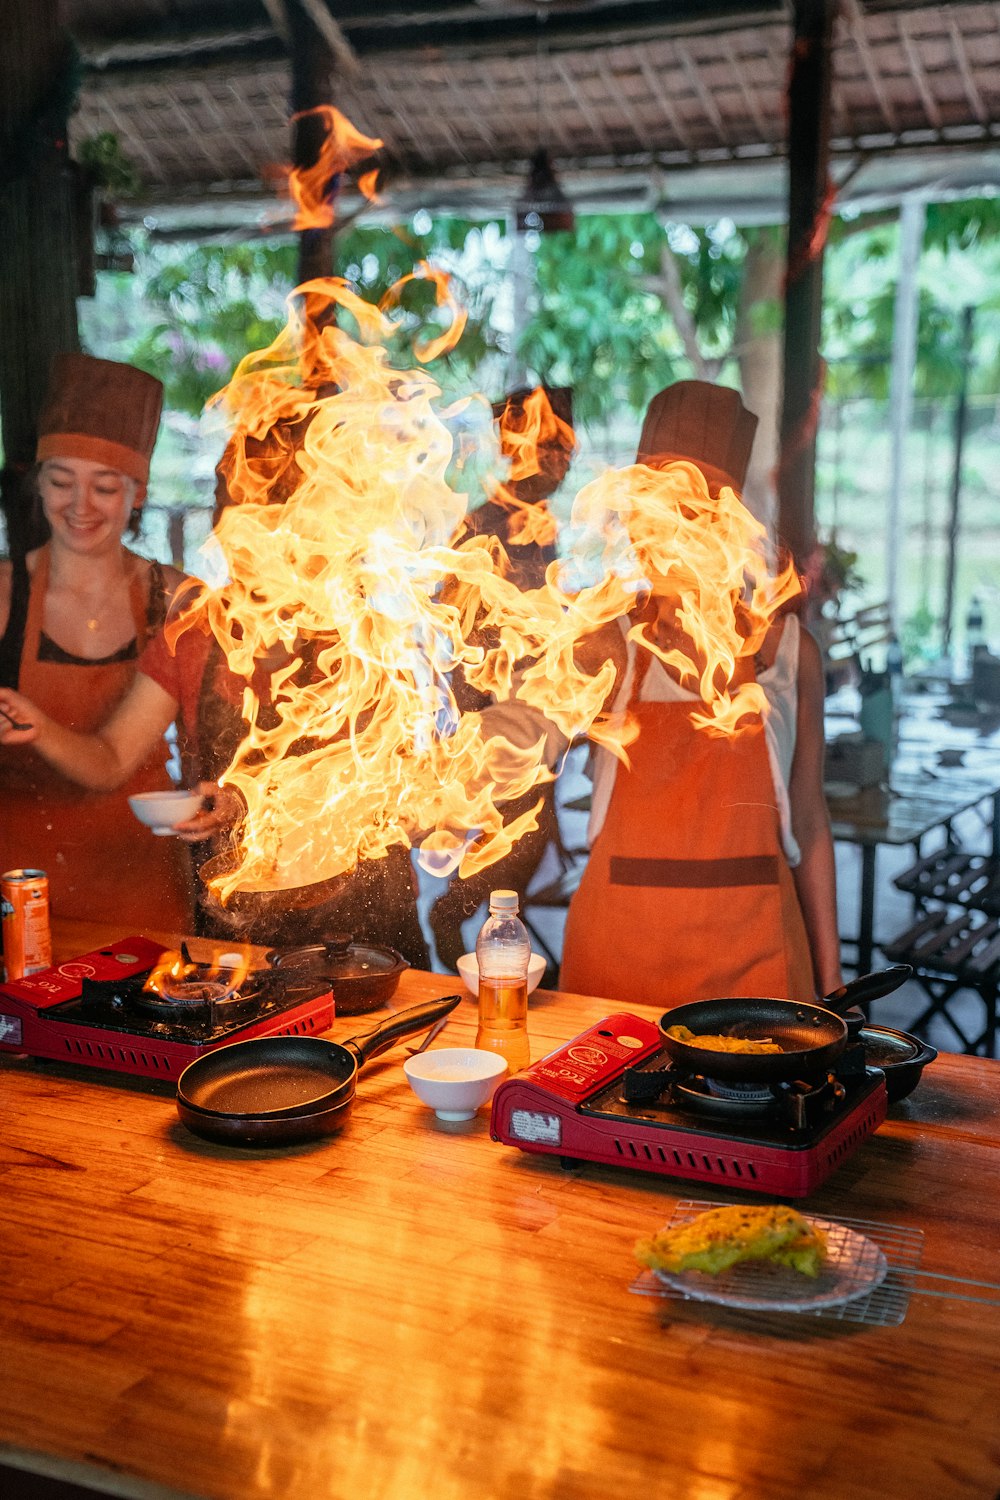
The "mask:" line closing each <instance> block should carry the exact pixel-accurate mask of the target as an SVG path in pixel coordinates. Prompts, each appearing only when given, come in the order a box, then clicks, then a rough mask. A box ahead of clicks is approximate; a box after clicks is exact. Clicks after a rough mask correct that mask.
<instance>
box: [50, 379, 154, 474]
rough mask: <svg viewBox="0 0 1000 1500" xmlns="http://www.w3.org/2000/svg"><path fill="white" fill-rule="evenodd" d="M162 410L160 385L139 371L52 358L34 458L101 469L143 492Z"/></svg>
mask: <svg viewBox="0 0 1000 1500" xmlns="http://www.w3.org/2000/svg"><path fill="white" fill-rule="evenodd" d="M162 409H163V386H162V385H161V384H160V382H159V381H158V380H157V379H155V377H154V376H152V375H147V374H146V372H145V370H137V369H136V368H135V366H134V365H122V364H117V363H115V362H114V361H113V360H110V359H94V358H92V357H91V355H89V354H57V355H56V356H55V358H54V359H53V361H52V366H51V369H50V370H49V388H48V391H47V392H46V395H45V402H44V404H43V406H42V412H41V416H40V417H39V419H38V447H37V449H36V457H37V459H38V461H39V462H42V460H44V459H46V458H85V459H89V460H90V462H91V463H98V464H106V465H107V466H108V468H109V469H117V470H118V472H119V473H120V474H127V475H128V476H129V478H130V479H134V480H136V481H137V483H138V484H139V485H140V486H141V488H142V491H143V493H144V492H145V487H146V481H147V480H148V478H149V460H150V456H151V454H152V452H153V444H154V443H155V442H156V433H157V429H158V427H159V425H160V412H161V410H162Z"/></svg>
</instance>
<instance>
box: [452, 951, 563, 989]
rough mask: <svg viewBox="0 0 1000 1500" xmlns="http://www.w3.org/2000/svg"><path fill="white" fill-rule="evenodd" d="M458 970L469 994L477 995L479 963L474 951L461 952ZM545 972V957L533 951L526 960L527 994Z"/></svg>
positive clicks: (539, 982) (540, 980) (536, 985)
mask: <svg viewBox="0 0 1000 1500" xmlns="http://www.w3.org/2000/svg"><path fill="white" fill-rule="evenodd" d="M458 972H459V973H460V974H461V976H462V981H463V983H464V984H465V988H466V989H467V990H468V992H469V994H470V995H475V996H476V997H477V998H478V996H479V965H478V963H477V962H476V955H475V954H474V953H463V954H462V957H461V958H460V959H459V960H458ZM544 973H545V959H544V958H543V957H542V955H541V954H540V953H533V954H532V955H531V957H530V958H529V960H528V994H529V995H530V994H531V992H532V990H537V988H538V986H539V985H540V984H541V982H542V975H543V974H544Z"/></svg>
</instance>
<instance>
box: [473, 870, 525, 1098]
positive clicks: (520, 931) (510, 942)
mask: <svg viewBox="0 0 1000 1500" xmlns="http://www.w3.org/2000/svg"><path fill="white" fill-rule="evenodd" d="M530 958H531V939H530V938H529V937H528V930H527V928H526V927H525V925H524V923H523V922H522V921H521V919H520V918H519V917H518V915H517V892H516V891H493V893H492V894H491V896H490V914H489V917H488V919H487V921H486V922H484V924H483V928H482V931H481V932H480V934H479V936H478V938H477V939H476V961H477V963H478V964H479V1030H478V1031H477V1032H476V1046H477V1047H482V1048H484V1049H485V1050H486V1051H487V1052H498V1053H499V1054H500V1056H501V1057H505V1058H506V1059H507V1069H508V1071H509V1072H510V1073H518V1072H520V1070H521V1069H522V1068H526V1067H527V1066H528V1063H529V1062H530V1061H531V1051H530V1047H529V1043H528V962H529V960H530Z"/></svg>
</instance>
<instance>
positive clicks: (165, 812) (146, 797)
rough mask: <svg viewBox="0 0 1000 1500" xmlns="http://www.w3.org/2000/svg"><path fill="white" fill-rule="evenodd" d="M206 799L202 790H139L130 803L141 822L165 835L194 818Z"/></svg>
mask: <svg viewBox="0 0 1000 1500" xmlns="http://www.w3.org/2000/svg"><path fill="white" fill-rule="evenodd" d="M204 800H205V799H204V797H203V796H202V795H201V793H200V792H137V793H136V795H135V796H134V797H130V798H129V799H128V805H129V807H130V808H131V809H132V811H133V812H134V813H135V816H136V817H137V818H138V819H139V822H140V823H145V825H146V827H147V828H151V829H152V830H153V832H154V833H156V834H160V835H164V834H168V833H173V831H174V829H175V828H176V827H177V824H178V823H186V822H187V820H188V818H193V817H194V815H195V813H196V812H197V811H198V809H199V807H200V806H201V804H202V803H203V802H204Z"/></svg>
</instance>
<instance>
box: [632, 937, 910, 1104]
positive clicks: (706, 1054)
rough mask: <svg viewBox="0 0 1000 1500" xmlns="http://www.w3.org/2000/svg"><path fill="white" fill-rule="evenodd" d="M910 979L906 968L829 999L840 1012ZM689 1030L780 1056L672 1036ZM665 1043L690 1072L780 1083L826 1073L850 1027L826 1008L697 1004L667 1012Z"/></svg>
mask: <svg viewBox="0 0 1000 1500" xmlns="http://www.w3.org/2000/svg"><path fill="white" fill-rule="evenodd" d="M908 977H909V971H908V970H907V966H906V965H905V964H899V965H897V966H896V967H895V968H893V969H885V970H879V971H877V972H876V973H874V974H862V975H859V976H858V978H857V979H853V980H851V982H850V983H849V984H845V985H843V986H842V987H841V988H840V989H838V990H836V991H834V993H833V994H832V995H831V996H830V999H831V1000H832V1001H833V1004H834V1005H835V1006H836V1007H837V1010H846V1009H848V1008H849V1007H850V1006H852V1005H856V1004H857V1003H858V1002H859V1001H867V1000H873V999H875V998H877V996H879V995H884V994H888V993H889V992H890V991H891V990H894V989H897V988H898V987H899V985H901V984H903V983H904V982H905V980H906V979H907V978H908ZM675 1026H686V1027H687V1028H688V1030H689V1031H691V1032H693V1033H694V1034H695V1035H702V1036H727V1037H733V1038H744V1039H747V1040H754V1041H764V1040H768V1041H772V1042H775V1043H776V1044H777V1045H778V1046H780V1047H781V1051H780V1052H767V1053H745V1052H720V1051H717V1050H715V1049H714V1048H711V1047H696V1046H693V1045H692V1044H691V1043H690V1042H683V1041H680V1040H679V1039H678V1038H677V1037H673V1036H671V1035H670V1028H671V1027H675ZM660 1033H661V1035H662V1037H663V1044H664V1046H665V1048H666V1050H667V1052H668V1053H669V1055H670V1057H671V1058H672V1059H673V1061H674V1062H676V1063H680V1064H681V1066H682V1067H684V1068H685V1069H687V1071H688V1072H691V1073H700V1074H702V1075H703V1076H705V1077H709V1078H720V1079H736V1080H739V1081H740V1082H743V1083H757V1082H761V1083H781V1082H790V1081H791V1080H792V1079H795V1078H808V1077H811V1076H815V1075H816V1074H817V1073H820V1072H824V1071H825V1070H826V1069H827V1068H829V1067H830V1066H831V1064H832V1063H834V1062H835V1061H836V1059H837V1058H838V1057H839V1056H840V1054H841V1053H842V1052H843V1050H844V1048H845V1047H846V1046H847V1036H848V1029H847V1024H846V1022H845V1021H844V1020H843V1019H842V1017H841V1016H840V1015H839V1014H837V1012H836V1011H834V1010H832V1009H829V1008H827V1006H826V1005H815V1004H801V1005H800V1004H798V1003H797V1002H796V1001H794V1000H768V999H729V1000H696V1001H693V1002H692V1003H691V1004H690V1005H678V1006H675V1007H674V1009H673V1010H668V1011H666V1012H665V1013H664V1014H663V1016H662V1017H661V1019H660Z"/></svg>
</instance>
